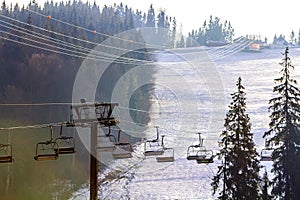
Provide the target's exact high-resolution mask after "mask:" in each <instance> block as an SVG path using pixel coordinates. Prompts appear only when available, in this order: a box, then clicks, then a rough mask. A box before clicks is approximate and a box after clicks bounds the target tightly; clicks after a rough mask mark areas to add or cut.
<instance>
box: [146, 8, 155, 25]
mask: <svg viewBox="0 0 300 200" xmlns="http://www.w3.org/2000/svg"><path fill="white" fill-rule="evenodd" d="M146 27H155V11H154V8H153V6H152V4H151V5H150V8H149V10H148V14H147V21H146Z"/></svg>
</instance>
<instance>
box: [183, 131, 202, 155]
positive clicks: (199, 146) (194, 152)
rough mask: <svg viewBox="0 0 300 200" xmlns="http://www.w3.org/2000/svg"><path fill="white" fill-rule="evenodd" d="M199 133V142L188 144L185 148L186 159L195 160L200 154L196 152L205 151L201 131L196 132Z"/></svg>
mask: <svg viewBox="0 0 300 200" xmlns="http://www.w3.org/2000/svg"><path fill="white" fill-rule="evenodd" d="M197 134H198V135H199V143H198V144H196V145H190V146H189V147H188V149H187V159H188V160H197V159H198V158H201V155H200V154H198V152H199V151H200V152H201V151H206V148H205V147H204V146H203V139H202V138H201V133H197Z"/></svg>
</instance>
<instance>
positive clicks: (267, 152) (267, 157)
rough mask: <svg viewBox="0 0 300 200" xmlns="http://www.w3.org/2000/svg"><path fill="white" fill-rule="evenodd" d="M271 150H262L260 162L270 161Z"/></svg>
mask: <svg viewBox="0 0 300 200" xmlns="http://www.w3.org/2000/svg"><path fill="white" fill-rule="evenodd" d="M273 150H274V149H273V148H270V147H268V148H263V149H262V150H261V152H260V160H261V161H272V153H273Z"/></svg>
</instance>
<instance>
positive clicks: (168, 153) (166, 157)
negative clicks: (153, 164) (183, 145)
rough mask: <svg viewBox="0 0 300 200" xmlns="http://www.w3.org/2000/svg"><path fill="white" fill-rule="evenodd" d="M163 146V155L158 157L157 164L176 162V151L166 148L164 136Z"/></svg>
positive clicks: (162, 139)
mask: <svg viewBox="0 0 300 200" xmlns="http://www.w3.org/2000/svg"><path fill="white" fill-rule="evenodd" d="M161 137H162V138H161V146H162V147H163V150H164V151H163V155H161V156H157V157H156V161H157V162H174V149H173V148H167V147H165V146H164V137H165V136H164V135H162V136H161Z"/></svg>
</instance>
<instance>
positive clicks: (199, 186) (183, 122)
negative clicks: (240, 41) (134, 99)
mask: <svg viewBox="0 0 300 200" xmlns="http://www.w3.org/2000/svg"><path fill="white" fill-rule="evenodd" d="M194 50H196V51H197V52H196V53H194V54H190V53H189V54H187V53H185V52H184V49H183V50H182V51H181V52H180V51H177V52H176V53H175V54H173V55H172V54H169V53H163V52H162V53H161V54H158V55H157V59H158V61H161V62H158V63H157V64H156V68H157V73H156V74H155V84H156V86H155V97H153V100H154V104H153V106H152V110H151V112H152V114H151V123H150V124H149V126H150V127H149V129H147V130H146V137H147V139H152V138H155V136H156V130H155V128H154V126H159V127H160V128H159V131H160V133H161V134H162V135H165V141H164V142H165V144H166V146H167V147H172V148H174V151H175V161H174V162H173V163H157V162H156V160H155V158H154V157H146V158H145V157H144V156H143V149H144V146H143V144H137V145H136V146H135V152H134V153H133V157H132V158H130V159H125V160H115V161H114V162H111V163H110V166H109V168H108V169H107V170H106V172H105V173H106V174H107V173H109V172H111V171H113V170H118V171H121V175H122V176H119V178H117V179H115V180H112V181H109V182H105V183H103V184H102V185H101V186H100V190H99V196H100V199H214V198H215V197H214V196H212V187H211V185H210V184H211V178H212V177H213V175H214V174H215V173H216V172H217V166H218V164H220V161H218V160H216V158H215V161H216V162H215V163H212V164H197V162H196V161H193V160H190V161H188V160H187V159H186V153H187V152H186V151H187V148H188V146H189V145H192V144H195V143H197V142H198V135H196V133H197V132H202V133H203V136H204V137H205V140H204V145H205V146H206V147H207V149H211V150H213V151H214V152H215V153H216V152H217V151H218V149H219V147H218V141H219V135H220V133H221V131H222V130H223V123H224V118H225V113H226V111H227V105H228V104H229V103H230V101H231V97H230V94H231V93H232V92H235V90H236V85H235V84H236V82H237V79H238V77H239V76H241V78H242V84H243V85H244V86H245V91H246V93H247V95H246V97H247V99H246V102H247V106H248V107H247V113H248V114H249V117H250V122H251V124H252V132H253V133H254V140H255V143H256V145H257V150H258V152H260V151H261V149H262V148H263V147H264V139H263V138H262V135H263V133H264V132H265V131H266V130H267V129H268V123H269V113H268V101H269V99H270V98H271V97H272V95H273V94H272V90H273V86H274V78H277V77H279V70H280V66H279V64H278V63H279V62H281V59H282V54H281V53H282V52H283V51H284V49H270V50H268V49H267V50H264V51H263V52H262V53H247V52H237V53H235V54H233V53H232V52H230V54H229V55H226V53H224V52H223V56H219V55H220V54H221V52H218V50H215V51H213V50H211V51H210V52H209V53H208V54H205V53H204V52H203V50H201V49H197V48H195V49H194ZM219 51H220V50H219ZM290 52H291V54H290V56H291V59H292V64H293V65H294V66H295V71H294V72H292V73H293V74H295V78H296V79H297V78H298V79H299V78H300V77H299V76H300V69H299V67H298V66H300V50H299V49H291V50H290ZM216 55H218V57H216ZM214 56H215V57H216V59H214ZM174 60H176V61H177V62H172V61H174ZM212 60H213V61H212ZM261 165H263V166H265V167H266V169H267V171H268V174H269V175H270V174H271V172H270V170H271V166H272V162H261ZM263 172H264V169H263V170H262V171H261V174H262V173H263ZM105 173H104V174H101V176H100V179H101V178H103V177H104V176H105ZM78 193H80V194H84V193H85V194H86V195H85V196H84V195H83V196H81V198H80V199H84V198H85V197H86V198H87V199H88V189H84V190H81V191H78ZM73 199H78V198H73Z"/></svg>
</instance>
